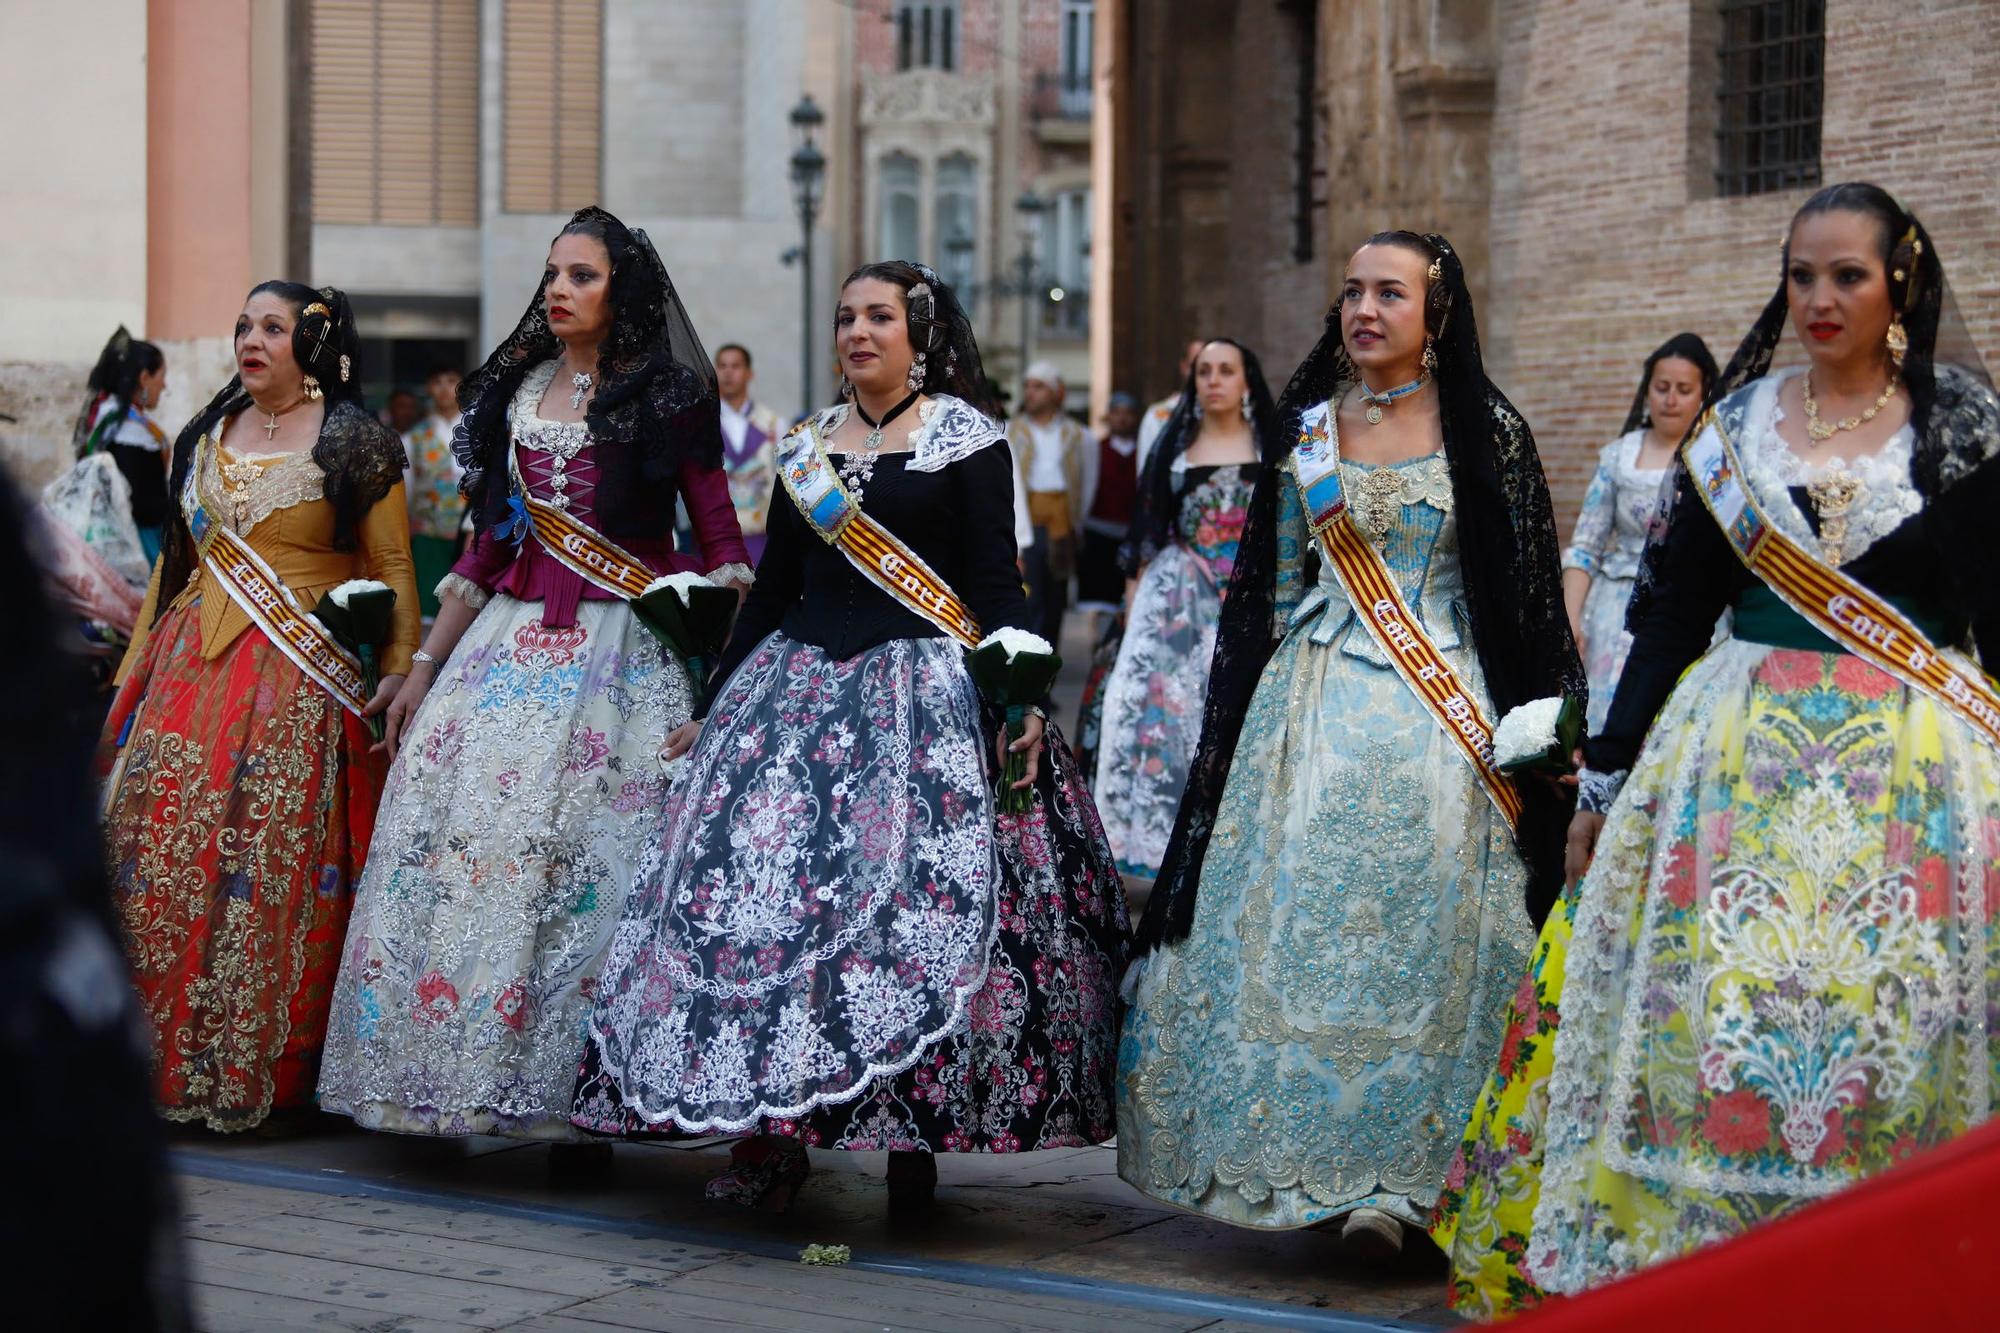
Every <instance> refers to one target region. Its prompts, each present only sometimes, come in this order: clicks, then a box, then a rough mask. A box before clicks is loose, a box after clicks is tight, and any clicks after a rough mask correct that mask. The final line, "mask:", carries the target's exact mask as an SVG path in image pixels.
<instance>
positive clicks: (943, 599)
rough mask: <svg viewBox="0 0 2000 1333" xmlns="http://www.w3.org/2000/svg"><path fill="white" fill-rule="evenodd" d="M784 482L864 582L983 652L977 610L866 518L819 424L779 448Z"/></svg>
mask: <svg viewBox="0 0 2000 1333" xmlns="http://www.w3.org/2000/svg"><path fill="white" fill-rule="evenodd" d="M778 476H779V477H780V478H781V479H782V480H783V481H784V483H785V490H786V491H787V492H789V493H790V495H791V497H792V503H793V504H795V505H797V506H798V509H799V513H801V514H803V515H804V516H805V520H806V522H807V523H808V524H810V525H811V526H812V529H813V531H815V532H817V533H818V534H819V535H820V538H821V539H822V540H823V541H825V542H826V544H827V545H829V546H831V547H833V548H834V549H836V550H838V551H839V552H840V553H841V554H842V555H844V556H846V557H847V559H848V561H849V563H851V564H852V565H853V566H854V567H855V568H856V569H857V570H859V571H861V576H862V577H863V578H865V579H867V580H868V581H869V582H870V583H872V584H874V585H875V586H876V587H878V588H880V589H881V590H882V591H883V592H886V593H888V594H889V595H890V596H891V597H894V598H895V599H896V600H897V601H899V602H901V603H902V604H903V605H904V606H907V607H909V608H910V610H912V611H914V612H916V613H917V614H918V615H920V616H922V617H923V618H924V619H925V620H927V621H929V622H930V623H931V624H933V625H935V626H937V627H938V628H939V629H941V630H943V631H944V632H945V633H946V634H949V635H951V637H952V638H954V639H957V640H958V641H959V642H960V643H962V644H964V645H965V646H966V647H967V648H976V647H978V646H979V638H980V635H979V620H978V618H977V617H975V616H974V615H973V614H972V609H971V608H970V607H968V606H966V604H965V603H964V602H963V601H961V600H960V599H959V596H958V594H957V593H955V592H953V591H952V589H951V585H950V584H949V583H946V582H945V581H944V579H943V578H942V577H940V576H939V575H938V573H937V571H936V570H934V569H932V568H931V567H930V566H929V565H927V564H925V563H924V560H923V557H922V556H920V555H918V554H917V553H916V552H915V551H912V550H911V549H910V548H909V547H908V546H906V545H904V544H903V540H902V538H900V537H898V536H897V535H896V534H895V533H893V532H891V531H889V530H888V529H887V528H885V527H883V526H882V525H881V524H880V523H877V522H876V521H875V520H874V519H873V518H870V517H869V516H868V515H867V514H866V513H863V512H862V509H861V506H860V505H859V504H857V503H855V500H854V497H853V496H852V495H850V494H848V492H847V488H846V487H844V486H842V485H841V484H840V478H839V476H838V475H836V474H835V472H834V469H833V464H832V463H830V462H828V461H827V457H826V450H825V448H824V447H823V446H822V445H821V444H820V440H819V427H818V426H817V424H816V423H814V422H811V421H807V422H805V423H803V424H801V425H800V426H799V427H798V428H797V429H796V430H794V431H793V432H792V433H791V434H790V435H787V436H786V437H785V441H784V443H783V444H781V445H780V446H779V447H778Z"/></svg>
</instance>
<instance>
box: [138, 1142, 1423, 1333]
mask: <svg viewBox="0 0 2000 1333" xmlns="http://www.w3.org/2000/svg"><path fill="white" fill-rule="evenodd" d="M169 1157H170V1160H171V1161H172V1164H173V1169H174V1171H175V1173H176V1174H179V1175H188V1176H199V1177H202V1178H204V1179H208V1180H222V1181H228V1182H230V1183H233V1184H239V1185H262V1186H265V1187H267V1188H271V1189H289V1190H297V1191H299V1192H301V1193H309V1194H337V1195H354V1196H360V1197H364V1198H371V1199H381V1200H384V1201H386V1202H390V1203H406V1204H417V1205H424V1206H429V1207H433V1208H436V1207H446V1208H454V1209H458V1210H460V1211H464V1212H475V1213H485V1214H489V1215H492V1216H496V1217H510V1218H515V1219H518V1220H521V1221H527V1222H546V1223H549V1224H551V1225H556V1226H570V1227H583V1228H586V1229H588V1230H592V1231H609V1232H615V1233H618V1234H620V1235H626V1236H643V1237H646V1238H648V1239H657V1240H664V1241H670V1242H672V1243H673V1244H676V1245H690V1246H694V1247H697V1248H701V1249H711V1250H732V1251H735V1252H737V1253H741V1254H751V1255H756V1256H758V1257H759V1258H765V1259H786V1260H797V1258H798V1251H799V1246H798V1245H797V1244H796V1243H795V1242H787V1241H780V1240H773V1239H768V1238H765V1237H761V1236H744V1235H734V1234H730V1235H722V1234H718V1233H715V1232H706V1231H700V1230H698V1229H696V1228H693V1227H689V1226H683V1225H677V1224H674V1223H667V1222H650V1221H644V1220H641V1219H639V1218H631V1217H616V1216H613V1215H610V1214H607V1213H591V1212H585V1211H583V1210H582V1209H577V1208H561V1207H552V1206H547V1205H543V1204H529V1203H514V1202H510V1201H508V1200H505V1199H496V1198H492V1197H490V1196H487V1195H482V1194H469V1193H464V1192H461V1191H457V1190H442V1189H415V1188H411V1187H410V1186H407V1185H392V1184H389V1183H387V1182H385V1181H380V1180H375V1179H372V1178H370V1177H368V1176H363V1175H355V1174H352V1173H349V1172H345V1171H333V1170H325V1169H322V1170H310V1169H307V1168H304V1167H293V1166H276V1165H271V1164H267V1163H258V1162H243V1161H237V1160H234V1159H232V1158H229V1157H226V1156H222V1155H220V1154H216V1153H208V1152H202V1151H200V1150H198V1149H188V1148H176V1149H174V1150H173V1151H172V1152H171V1153H170V1154H169ZM847 1266H848V1267H849V1268H855V1269H859V1270H861V1271H863V1272H869V1273H880V1274H883V1275H885V1276H890V1277H913V1278H928V1279H930V1280H932V1281H935V1282H954V1283H957V1284H959V1285H961V1286H967V1287H984V1288H988V1289H991V1290H996V1291H1014V1292H1024V1293H1034V1294H1038V1295H1045V1296H1063V1297H1068V1298H1070V1299H1073V1300H1082V1301H1089V1302H1093V1303H1095V1304H1099V1305H1108V1306H1116V1307H1120V1308H1123V1309H1129V1310H1144V1311H1147V1312H1150V1313H1154V1314H1184V1315H1189V1316H1199V1317H1206V1318H1210V1319H1228V1320H1234V1321H1237V1322H1239V1323H1248V1324H1262V1325H1265V1326H1267V1327H1271V1328H1293V1329H1304V1330H1311V1331H1312V1333H1437V1330H1436V1329H1435V1328H1434V1327H1432V1326H1430V1325H1425V1324H1412V1323H1407V1322H1404V1321H1402V1320H1399V1319H1385V1318H1379V1317H1376V1316H1372V1315H1355V1314H1341V1313H1337V1312H1334V1311H1329V1310H1320V1309H1315V1308H1313V1307H1311V1306H1300V1305H1286V1304H1284V1303H1282V1302H1279V1301H1262V1300H1255V1299H1252V1298H1249V1297H1221V1296H1209V1295H1202V1294H1200V1293H1197V1292H1186V1291H1175V1290H1172V1289H1171V1288H1166V1287H1147V1286H1141V1285H1139V1284H1137V1283H1132V1282H1112V1281H1107V1280H1105V1279H1101V1278H1089V1277H1080V1276H1074V1275H1070V1274H1066V1273H1049V1272H1044V1271H1042V1270H1039V1269H1032V1268H1002V1267H999V1266H997V1265H994V1264H980V1263H968V1262H965V1261H962V1260H955V1259H928V1258H924V1257H922V1256H919V1255H901V1254H876V1255H872V1256H871V1255H857V1256H855V1258H854V1259H853V1260H852V1261H851V1262H850V1263H849V1264H848V1265H847Z"/></svg>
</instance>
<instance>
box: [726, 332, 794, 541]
mask: <svg viewBox="0 0 2000 1333" xmlns="http://www.w3.org/2000/svg"><path fill="white" fill-rule="evenodd" d="M755 378H756V372H755V371H754V370H753V369H752V363H751V360H750V351H749V349H748V348H746V347H744V346H743V345H742V344H741V343H724V344H723V345H722V346H720V347H718V348H716V349H715V386H716V389H717V391H718V392H719V393H720V395H721V397H722V470H723V471H724V472H726V473H727V474H728V475H729V498H730V499H731V500H732V501H734V502H735V505H736V523H737V526H739V527H740V528H742V529H743V544H744V545H745V546H747V547H749V548H750V562H751V563H752V564H755V563H756V562H757V561H759V560H761V559H762V558H763V556H764V530H765V527H766V526H767V525H768V524H769V522H770V519H771V490H772V488H773V487H774V486H775V485H777V480H778V470H777V448H778V439H779V437H780V436H781V435H783V434H784V423H783V422H781V421H780V420H779V419H778V414H777V413H776V412H773V411H772V410H771V409H770V408H768V407H764V406H761V405H760V404H757V403H754V402H752V401H751V400H750V381H751V380H753V379H755Z"/></svg>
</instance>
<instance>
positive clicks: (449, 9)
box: [312, 0, 479, 226]
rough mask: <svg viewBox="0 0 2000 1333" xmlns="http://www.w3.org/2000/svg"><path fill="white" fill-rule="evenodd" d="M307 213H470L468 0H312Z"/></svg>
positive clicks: (463, 219) (460, 220) (448, 221)
mask: <svg viewBox="0 0 2000 1333" xmlns="http://www.w3.org/2000/svg"><path fill="white" fill-rule="evenodd" d="M312 62H313V83H312V100H313V133H312V139H313V145H312V165H313V190H312V211H313V220H314V221H316V222H331V223H361V224H369V223H390V224H403V225H411V226H436V225H444V226H470V225H472V224H474V223H476V222H477V221H478V220H479V0H314V3H313V5H312Z"/></svg>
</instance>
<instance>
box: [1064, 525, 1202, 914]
mask: <svg viewBox="0 0 2000 1333" xmlns="http://www.w3.org/2000/svg"><path fill="white" fill-rule="evenodd" d="M1221 618H1222V593H1221V591H1220V590H1219V589H1218V588H1217V587H1216V583H1215V578H1214V576H1213V575H1211V574H1210V573H1209V570H1208V566H1207V565H1206V564H1204V563H1203V561H1202V559H1201V557H1200V556H1198V555H1196V554H1195V553H1194V552H1193V551H1191V550H1190V549H1188V548H1187V547H1185V546H1182V545H1179V544H1175V545H1171V546H1168V547H1167V548H1166V549H1165V550H1164V551H1162V552H1160V554H1159V556H1158V557H1157V558H1156V559H1154V560H1153V561H1152V563H1150V564H1149V565H1147V566H1146V572H1145V573H1144V574H1142V575H1141V576H1140V578H1139V587H1138V590H1137V591H1136V592H1134V593H1133V595H1132V608H1131V611H1130V612H1129V613H1128V615H1127V618H1126V625H1125V640H1124V643H1123V644H1122V645H1121V646H1120V647H1119V649H1118V663H1117V665H1116V666H1114V667H1113V668H1112V669H1111V675H1110V677H1109V678H1108V679H1107V680H1106V681H1105V684H1104V723H1103V732H1102V739H1101V740H1100V742H1099V745H1098V751H1097V780H1096V782H1095V783H1094V784H1093V786H1092V789H1093V790H1094V791H1095V792H1096V793H1097V802H1098V809H1099V810H1100V811H1102V813H1103V815H1104V831H1105V835H1106V836H1107V837H1108V838H1109V839H1110V840H1111V851H1112V854H1113V855H1115V856H1116V857H1117V858H1118V866H1119V868H1120V869H1121V870H1123V871H1124V872H1125V873H1126V874H1129V875H1134V876H1137V877H1139V878H1141V879H1152V878H1153V877H1155V876H1156V875H1158V874H1159V873H1160V858H1161V857H1162V856H1164V855H1165V854H1166V850H1167V839H1168V838H1169V837H1170V836H1171V835H1172V833H1173V831H1174V816H1175V814H1176V813H1177V812H1178V811H1179V810H1180V805H1181V789H1182V788H1184V787H1185V786H1187V776H1188V768H1189V766H1190V765H1191V764H1193V763H1194V751H1195V746H1196V745H1197V744H1198V743H1199V742H1200V740H1201V710H1202V703H1203V701H1204V700H1205V699H1206V698H1207V697H1208V663H1209V659H1210V658H1211V657H1213V656H1214V655H1215V631H1216V627H1217V625H1218V624H1219V623H1220V621H1221Z"/></svg>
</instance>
